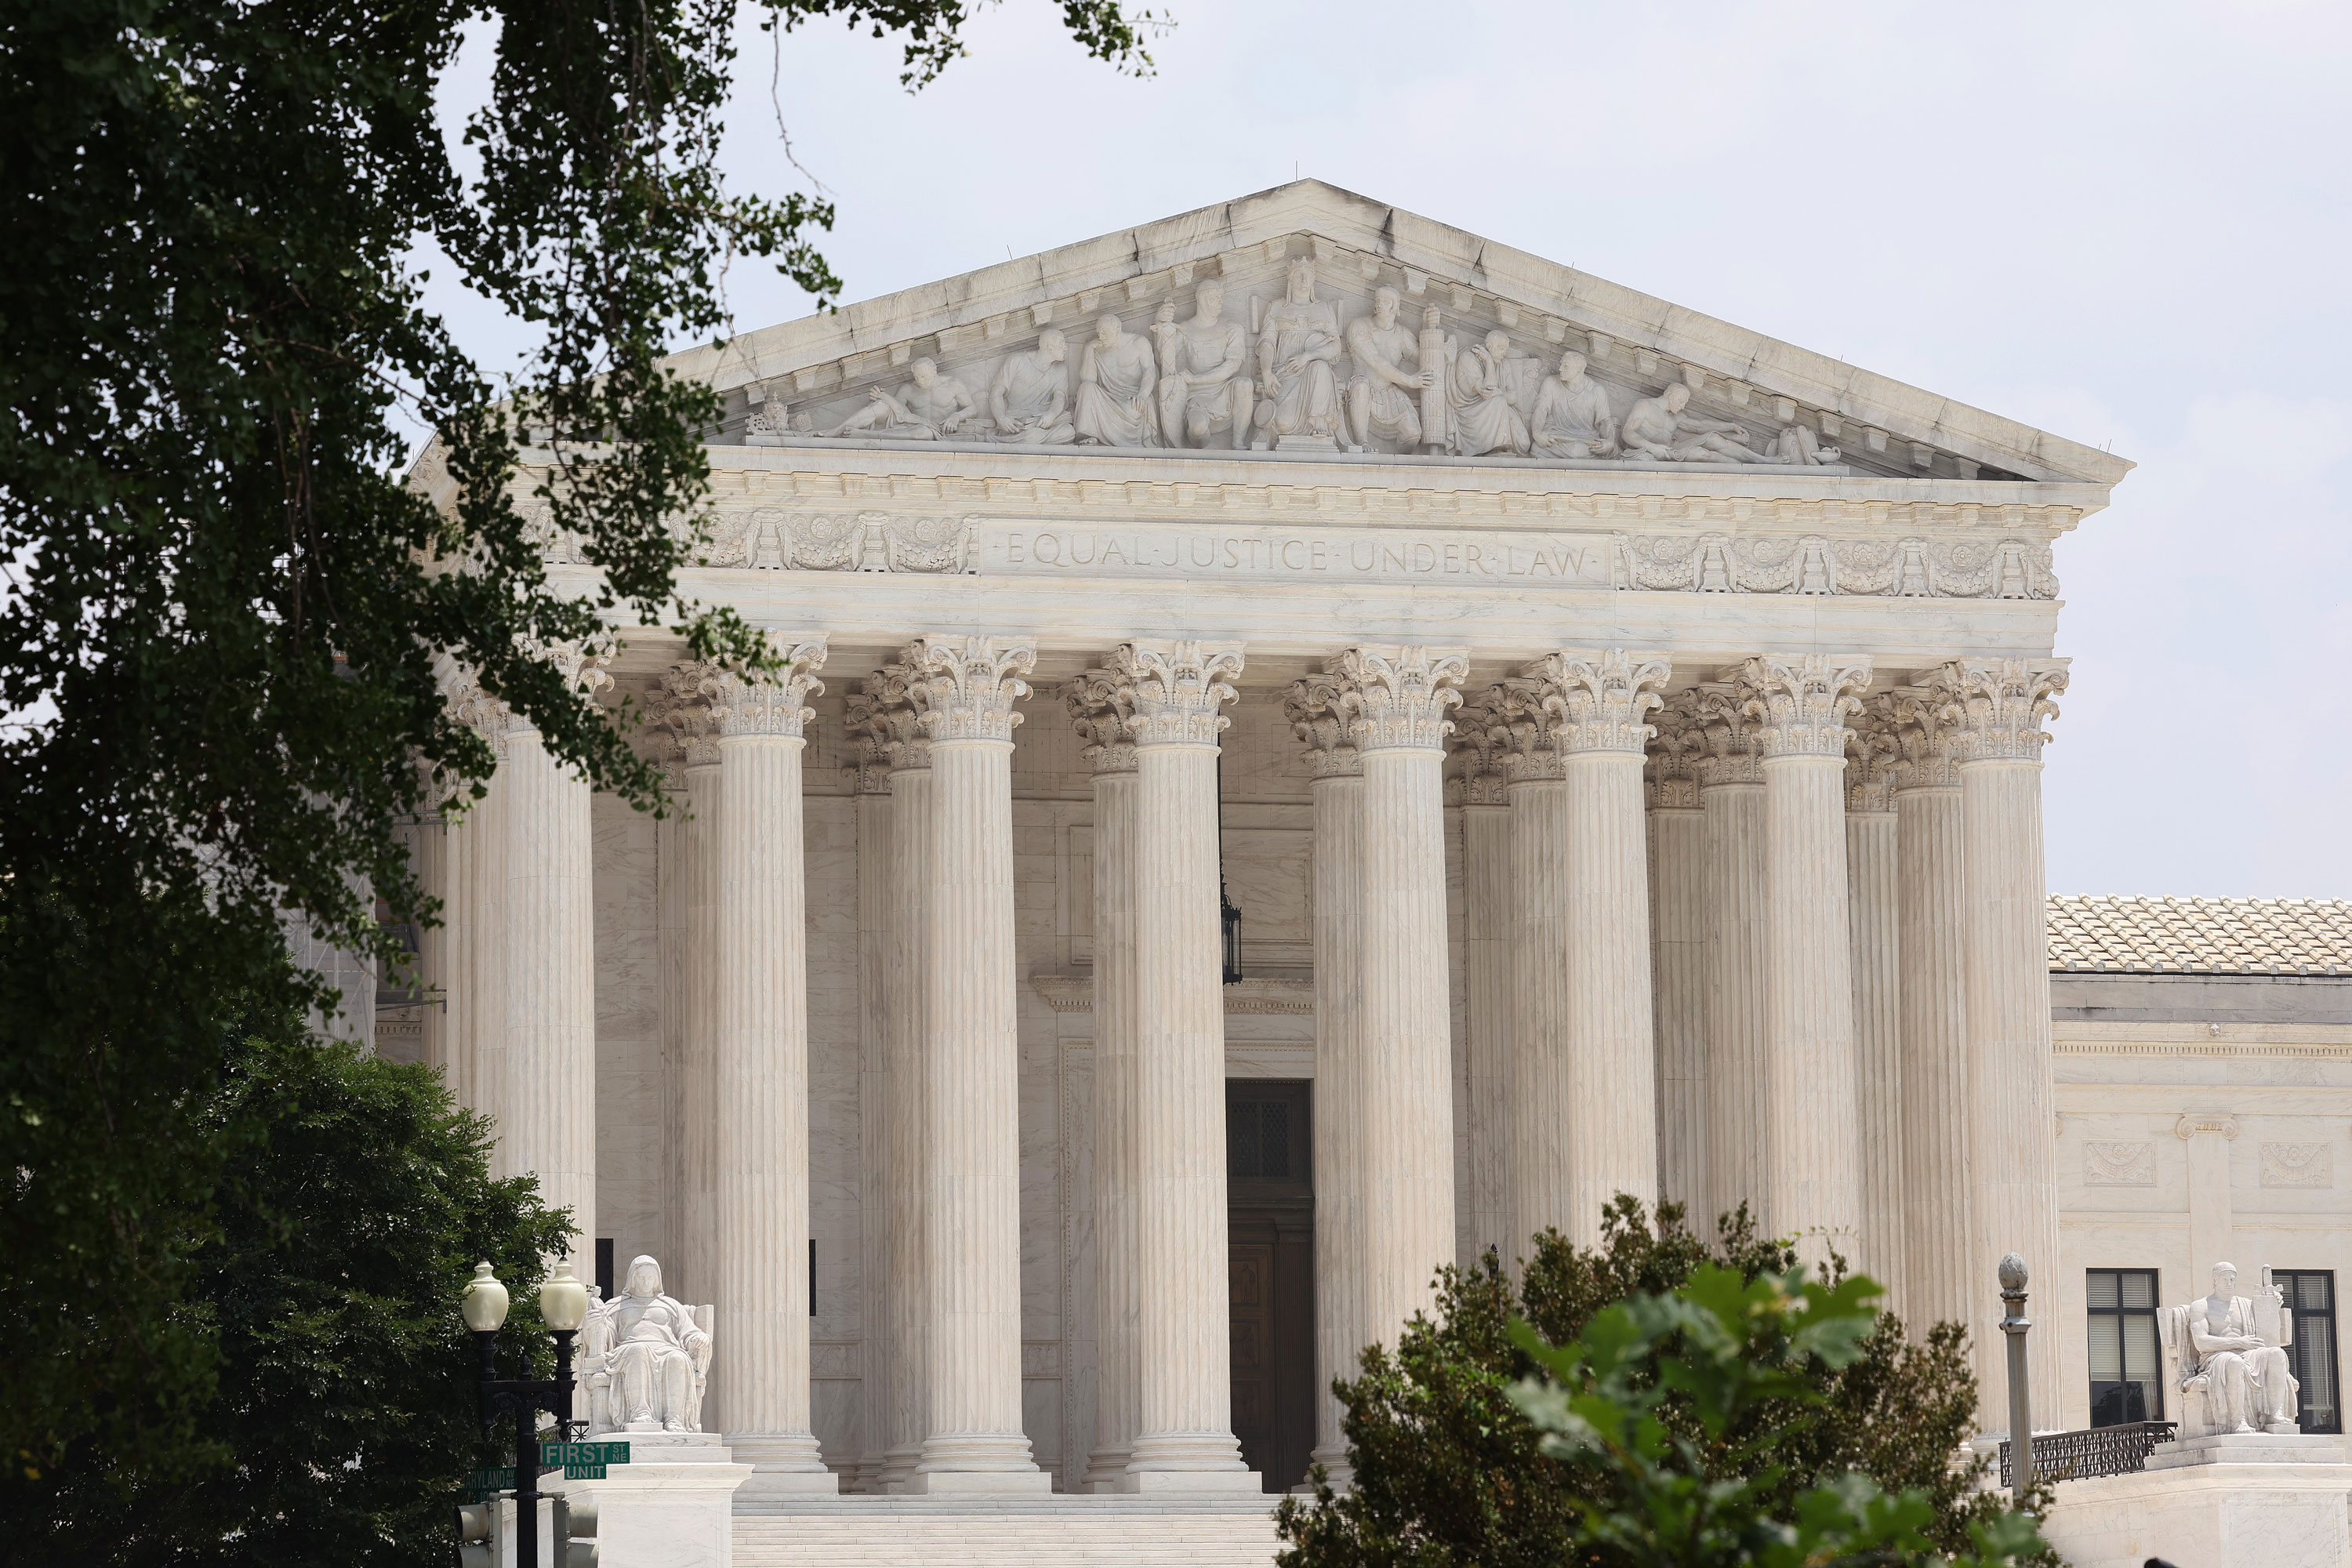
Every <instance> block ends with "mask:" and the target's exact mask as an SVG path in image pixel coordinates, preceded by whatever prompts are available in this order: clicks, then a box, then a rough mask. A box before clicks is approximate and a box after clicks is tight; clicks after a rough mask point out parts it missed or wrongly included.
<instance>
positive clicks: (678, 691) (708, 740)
mask: <svg viewBox="0 0 2352 1568" xmlns="http://www.w3.org/2000/svg"><path fill="white" fill-rule="evenodd" d="M718 676H719V667H718V666H717V665H715V664H711V663H709V662H708V661H706V660H703V659H688V660H685V661H684V662H682V663H678V664H673V665H671V666H670V667H669V668H667V669H666V670H663V671H662V674H661V683H660V686H659V688H658V689H657V690H656V692H655V694H654V697H653V699H652V700H651V701H649V702H648V703H647V704H646V710H647V715H648V717H647V722H648V723H649V724H653V725H657V726H659V727H660V728H662V729H665V730H667V731H669V733H670V736H671V739H672V743H673V744H674V745H676V747H677V757H678V762H679V763H680V764H681V765H683V766H685V767H688V768H705V767H710V766H712V765H714V764H715V763H717V762H718V761H719V721H718V720H717V719H716V718H715V717H713V716H712V714H711V711H710V702H709V697H708V695H707V694H706V692H705V688H706V687H708V686H709V684H710V682H712V681H713V680H715V679H718Z"/></svg>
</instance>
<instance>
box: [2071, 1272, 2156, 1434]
mask: <svg viewBox="0 0 2352 1568" xmlns="http://www.w3.org/2000/svg"><path fill="white" fill-rule="evenodd" d="M2103 1274H2104V1275H2110V1276H2112V1277H2113V1278H2114V1282H2115V1288H2114V1290H2113V1295H2114V1298H2115V1300H2116V1305H2115V1306H2112V1307H2101V1306H2097V1305H2095V1304H2094V1303H2095V1300H2096V1298H2097V1295H2098V1292H2097V1291H2096V1290H2095V1289H2094V1288H2093V1287H2094V1282H2095V1280H2096V1279H2097V1278H2098V1277H2099V1276H2100V1275H2103ZM2136 1277H2137V1278H2144V1279H2146V1280H2147V1292H2146V1300H2147V1306H2145V1307H2136V1306H2126V1305H2124V1304H2123V1303H2124V1300H2125V1294H2126V1292H2125V1289H2124V1281H2125V1280H2126V1279H2128V1278H2136ZM2161 1283H2162V1282H2161V1280H2160V1279H2159V1278H2158V1270H2156V1269H2153V1268H2086V1269H2084V1271H2083V1302H2084V1308H2083V1311H2084V1317H2083V1338H2084V1346H2085V1349H2086V1350H2087V1349H2088V1348H2089V1345H2090V1342H2091V1334H2092V1326H2093V1324H2094V1323H2095V1322H2096V1321H2098V1320H2099V1319H2101V1318H2113V1319H2114V1320H2115V1321H2116V1363H2117V1364H2116V1371H2118V1372H2120V1373H2124V1374H2125V1375H2124V1376H2123V1377H2121V1378H2120V1379H2118V1380H2116V1381H2115V1382H2113V1383H2111V1384H2106V1385H2105V1394H2102V1385H2101V1384H2100V1382H2099V1380H2098V1379H2097V1378H2096V1377H2095V1376H2093V1377H2087V1378H2085V1379H2084V1381H2085V1382H2086V1383H2088V1384H2090V1390H2091V1426H2094V1427H2100V1426H2128V1425H2130V1424H2131V1423H2133V1422H2135V1421H2161V1420H2163V1419H2165V1414H2164V1352H2163V1350H2162V1348H2161V1343H2162V1336H2161V1335H2160V1334H2159V1333H2158V1329H2157V1321H2156V1314H2157V1310H2158V1305H2157V1304H2158V1302H2160V1301H2162V1300H2164V1294H2163V1291H2162V1289H2161V1288H2160V1287H2161ZM2134 1320H2145V1321H2146V1322H2147V1334H2146V1337H2145V1339H2144V1341H2143V1342H2144V1343H2145V1344H2146V1345H2147V1347H2148V1352H2149V1353H2150V1354H2151V1355H2153V1356H2154V1357H2155V1364H2154V1365H2153V1366H2151V1367H2150V1368H2149V1369H2148V1375H2147V1377H2146V1378H2136V1377H2133V1376H2131V1375H2130V1373H2131V1372H2132V1370H2133V1369H2132V1365H2131V1346H2132V1339H2133V1336H2132V1334H2131V1333H2130V1326H2131V1323H2132V1321H2134ZM2085 1370H2086V1371H2094V1370H2095V1369H2093V1368H2086V1369H2085ZM2141 1387H2146V1388H2147V1390H2149V1391H2150V1392H2151V1393H2152V1394H2154V1396H2155V1408H2153V1409H2144V1408H2143V1409H2135V1404H2136V1401H2135V1398H2134V1394H2135V1392H2136V1391H2137V1390H2138V1389H2139V1388H2141ZM2137 1403H2143V1404H2144V1403H2145V1402H2144V1401H2138V1402H2137ZM2103 1416H2104V1418H2103Z"/></svg>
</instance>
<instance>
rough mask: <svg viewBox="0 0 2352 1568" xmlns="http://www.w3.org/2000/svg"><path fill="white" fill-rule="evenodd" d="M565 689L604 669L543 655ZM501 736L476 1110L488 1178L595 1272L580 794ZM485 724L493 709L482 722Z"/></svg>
mask: <svg viewBox="0 0 2352 1568" xmlns="http://www.w3.org/2000/svg"><path fill="white" fill-rule="evenodd" d="M550 651H551V654H552V657H553V658H555V660H556V661H557V663H558V664H559V665H560V666H561V667H562V670H563V674H564V677H565V680H566V684H567V685H569V686H572V687H574V688H576V689H582V690H585V691H594V690H596V689H600V688H602V687H604V686H608V685H610V684H611V683H612V678H611V677H610V676H608V675H606V674H605V673H604V669H603V668H602V666H603V664H604V655H602V654H601V653H598V652H596V651H593V649H590V648H585V647H580V646H578V645H572V646H566V647H556V648H553V649H551V650H550ZM495 706H496V712H497V715H501V716H502V717H497V716H492V717H490V723H492V724H493V725H498V726H499V727H501V728H502V729H503V735H502V738H501V739H502V756H501V760H500V763H499V770H498V773H497V774H496V777H495V780H494V782H493V784H492V794H493V795H497V796H499V805H498V807H497V809H496V810H495V811H494V812H493V813H492V814H491V823H492V825H493V826H494V831H495V832H496V833H497V834H498V837H499V838H500V839H501V840H502V843H501V845H500V846H499V848H498V849H497V850H493V851H492V852H491V854H490V855H489V856H488V857H487V860H488V865H487V866H485V867H484V868H483V869H485V870H487V871H488V872H490V873H491V874H493V875H498V876H500V877H502V879H503V882H504V886H503V887H502V888H500V889H499V890H498V891H499V909H498V910H497V913H496V916H495V918H496V919H497V921H498V922H499V927H500V929H501V931H502V932H503V940H502V941H501V942H499V944H498V955H499V959H500V960H501V962H500V963H499V968H500V970H501V973H500V974H499V977H498V979H497V982H496V984H495V990H494V992H493V994H492V996H486V997H484V998H483V1000H484V1001H486V1002H488V1001H490V1000H492V999H493V996H494V997H495V998H496V999H497V1000H498V1001H499V1002H500V1003H501V1004H502V1005H503V1009H504V1014H505V1016H504V1018H503V1019H501V1020H499V1021H498V1024H497V1026H498V1034H497V1035H496V1037H495V1038H494V1043H492V1044H491V1047H490V1048H489V1049H488V1050H485V1051H483V1052H482V1053H481V1059H480V1061H479V1062H478V1065H477V1068H476V1071H477V1083H478V1087H479V1089H480V1090H481V1092H482V1097H483V1100H482V1110H484V1111H485V1112H487V1113H488V1115H489V1116H490V1118H491V1119H492V1120H493V1121H496V1122H497V1124H498V1130H499V1142H498V1149H497V1152H496V1153H495V1154H494V1156H493V1157H492V1161H491V1173H492V1174H494V1175H499V1176H511V1175H520V1174H525V1173H529V1174H531V1175H536V1176H537V1177H538V1178H539V1191H540V1195H541V1197H542V1198H544V1199H545V1200H546V1202H547V1205H548V1206H549V1207H551V1208H569V1209H570V1210H571V1211H572V1224H573V1226H575V1227H576V1229H575V1233H574V1235H573V1237H572V1248H571V1250H570V1251H569V1252H567V1253H566V1254H565V1256H566V1257H567V1258H569V1259H570V1260H571V1261H572V1266H573V1267H574V1268H593V1264H594V1259H595V1238H596V931H595V900H594V890H593V864H592V860H593V853H592V850H593V839H592V837H591V833H590V829H589V825H588V812H589V789H588V783H587V781H586V780H585V779H583V778H582V777H581V776H580V775H579V774H577V773H573V772H572V771H571V770H570V769H568V768H566V767H565V766H563V765H562V763H558V762H557V761H556V760H555V759H554V758H553V757H551V756H550V755H549V754H548V752H547V748H546V747H545V746H544V745H543V744H541V741H540V737H539V733H538V731H535V730H532V729H530V727H529V726H528V725H527V724H525V723H524V722H523V721H521V720H520V718H518V717H517V716H515V715H513V714H512V713H511V712H509V711H508V710H506V709H505V706H504V704H496V705H495ZM485 711H486V714H487V713H488V710H487V709H486V710H485Z"/></svg>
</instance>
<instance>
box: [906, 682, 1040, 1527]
mask: <svg viewBox="0 0 2352 1568" xmlns="http://www.w3.org/2000/svg"><path fill="white" fill-rule="evenodd" d="M905 661H906V663H907V664H908V667H909V668H911V670H912V672H913V680H912V683H911V692H912V695H913V697H914V700H915V706H916V710H917V711H918V712H919V714H920V716H921V722H922V725H923V731H924V734H925V735H926V736H927V737H928V738H929V741H930V743H931V845H930V851H931V882H930V893H931V898H930V943H929V946H930V952H929V964H928V966H927V970H926V973H925V984H926V998H927V999H926V1003H925V1006H926V1011H927V1025H926V1026H927V1028H928V1030H929V1051H928V1053H927V1055H928V1058H929V1063H928V1065H929V1099H928V1102H927V1104H926V1106H925V1113H926V1120H927V1123H928V1126H929V1138H928V1140H927V1142H928V1143H929V1194H930V1196H929V1203H928V1204H927V1205H926V1216H927V1221H928V1223H927V1224H926V1226H925V1228H924V1252H925V1266H924V1273H925V1276H926V1284H927V1285H928V1287H929V1300H930V1326H929V1332H930V1358H929V1374H930V1432H929V1435H928V1436H926V1437H925V1438H924V1439H923V1458H922V1461H921V1463H920V1464H919V1465H918V1466H917V1467H916V1469H915V1474H914V1475H913V1477H912V1478H911V1479H910V1481H909V1486H910V1488H911V1489H914V1490H917V1491H923V1492H947V1491H960V1492H972V1491H1031V1492H1042V1491H1045V1490H1048V1489H1050V1484H1051V1479H1050V1478H1049V1477H1048V1476H1047V1475H1046V1474H1045V1471H1043V1470H1041V1469H1039V1468H1037V1467H1036V1465H1035V1463H1034V1461H1032V1459H1031V1458H1030V1457H1029V1439H1028V1437H1027V1436H1024V1434H1023V1432H1022V1430H1021V1092H1020V1089H1021V1084H1020V1067H1021V1063H1020V1041H1019V1037H1018V1034H1017V1029H1016V1025H1017V1004H1016V1000H1015V997H1014V994H1013V985H1014V975H1013V726H1014V725H1015V724H1017V723H1019V722H1020V720H1021V716H1020V715H1019V714H1017V713H1015V712H1014V711H1013V703H1015V702H1017V701H1019V700H1021V699H1022V698H1024V697H1026V696H1028V695H1029V683H1028V682H1027V681H1025V680H1023V679H1021V677H1022V676H1024V675H1025V674H1027V673H1028V672H1029V669H1030V668H1031V667H1032V666H1033V665H1034V664H1035V663H1036V661H1037V649H1036V647H1035V645H1034V644H1033V643H1027V642H1011V641H1007V640H1005V639H1003V638H998V637H930V638H925V639H923V640H921V641H919V642H916V643H912V644H909V645H908V648H907V652H906V656H905Z"/></svg>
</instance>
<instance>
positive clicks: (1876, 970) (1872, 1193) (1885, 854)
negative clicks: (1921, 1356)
mask: <svg viewBox="0 0 2352 1568" xmlns="http://www.w3.org/2000/svg"><path fill="white" fill-rule="evenodd" d="M1853 767H1854V768H1855V770H1856V771H1857V772H1859V771H1861V769H1862V767H1863V763H1862V762H1861V761H1860V760H1859V759H1858V760H1857V761H1856V762H1855V763H1853ZM1894 806H1895V802H1894V797H1893V794H1892V792H1891V790H1890V789H1889V787H1888V786H1887V785H1886V784H1885V782H1884V781H1883V780H1880V779H1878V778H1877V777H1875V776H1873V777H1871V778H1869V779H1868V780H1866V781H1864V782H1860V783H1856V784H1853V785H1851V786H1850V787H1849V788H1848V790H1847V792H1846V817H1845V852H1846V911H1847V918H1848V930H1849V931H1850V933H1851V934H1850V935H1849V938H1848V941H1847V949H1848V951H1849V952H1850V953H1851V954H1852V958H1851V968H1852V971H1853V1050H1854V1103H1855V1115H1856V1117H1857V1119H1858V1121H1859V1122H1860V1125H1861V1129H1862V1137H1861V1140H1860V1142H1859V1143H1858V1144H1857V1147H1856V1153H1857V1155H1858V1157H1859V1163H1860V1171H1859V1173H1858V1174H1859V1180H1860V1183H1861V1197H1862V1204H1861V1224H1862V1239H1861V1244H1860V1246H1859V1247H1857V1248H1856V1249H1855V1251H1854V1252H1853V1254H1852V1255H1851V1257H1850V1261H1851V1262H1852V1263H1853V1265H1854V1267H1855V1268H1859V1269H1862V1270H1864V1272H1866V1273H1868V1274H1869V1275H1870V1276H1871V1277H1872V1278H1873V1279H1876V1280H1878V1281H1879V1283H1881V1284H1882V1285H1885V1287H1886V1290H1887V1294H1886V1299H1885V1301H1884V1302H1883V1303H1882V1305H1884V1306H1885V1307H1887V1308H1888V1309H1889V1310H1894V1311H1897V1312H1907V1310H1908V1306H1907V1303H1906V1300H1905V1299H1904V1294H1903V1275H1904V1267H1903V1262H1904V1259H1903V1248H1904V1227H1903V1065H1902V999H1901V992H1902V985H1901V974H1902V952H1901V946H1900V943H1901V931H1902V915H1901V907H1900V895H1899V893H1898V891H1897V889H1898V885H1899V882H1900V879H1899V878H1898V876H1897V875H1896V864H1897V862H1896V858H1895V856H1896V843H1895V839H1896V835H1897V831H1898V830H1897V827H1896V825H1895V809H1894Z"/></svg>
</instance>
